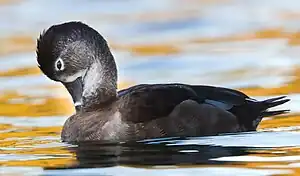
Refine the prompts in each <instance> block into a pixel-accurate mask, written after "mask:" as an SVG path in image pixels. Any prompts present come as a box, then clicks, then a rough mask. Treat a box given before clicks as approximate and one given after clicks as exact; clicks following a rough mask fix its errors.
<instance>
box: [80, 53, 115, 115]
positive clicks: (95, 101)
mask: <svg viewBox="0 0 300 176" xmlns="http://www.w3.org/2000/svg"><path fill="white" fill-rule="evenodd" d="M111 57H113V56H111ZM116 96H117V68H116V64H115V62H114V60H113V58H110V59H108V60H104V61H102V62H101V61H99V60H97V61H95V62H94V63H93V64H92V65H91V67H90V68H89V69H88V70H87V72H86V74H85V76H84V79H83V93H82V108H83V110H84V111H89V110H92V109H95V108H99V107H101V106H103V105H105V104H107V103H110V102H111V101H113V100H114V99H116Z"/></svg>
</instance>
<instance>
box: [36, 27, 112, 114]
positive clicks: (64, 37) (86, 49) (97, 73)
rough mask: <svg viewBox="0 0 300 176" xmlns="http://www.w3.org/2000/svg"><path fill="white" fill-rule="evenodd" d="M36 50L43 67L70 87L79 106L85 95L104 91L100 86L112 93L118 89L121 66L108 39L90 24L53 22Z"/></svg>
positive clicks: (39, 40)
mask: <svg viewBox="0 0 300 176" xmlns="http://www.w3.org/2000/svg"><path fill="white" fill-rule="evenodd" d="M36 53H37V62H38V65H39V68H40V69H41V71H42V72H43V73H44V74H45V75H46V76H47V77H49V78H50V79H52V80H54V81H58V82H61V83H62V84H63V85H64V86H65V87H66V88H67V90H68V91H69V93H70V94H71V96H72V98H73V102H74V104H75V106H76V109H77V108H79V107H80V106H81V105H82V104H83V103H84V101H85V100H84V98H88V97H92V96H94V97H95V96H98V94H99V95H100V94H103V92H102V93H101V92H97V91H98V90H99V91H100V89H98V88H100V87H102V91H103V90H105V91H108V93H109V94H114V92H115V91H116V84H117V69H116V65H115V62H114V59H113V56H112V54H111V52H110V50H109V47H108V45H107V42H106V40H105V39H104V38H103V37H102V36H101V35H100V34H99V33H98V32H97V31H96V30H94V29H93V28H91V27H89V26H88V25H86V24H83V23H81V22H67V23H63V24H58V25H53V26H51V27H50V28H49V29H48V30H46V31H45V32H43V33H42V34H41V35H40V37H39V38H38V40H37V50H36ZM110 89H112V90H110ZM110 91H111V92H110ZM110 96H114V95H110ZM97 98H99V99H100V98H105V97H97ZM86 101H87V100H86ZM89 101H90V100H89Z"/></svg>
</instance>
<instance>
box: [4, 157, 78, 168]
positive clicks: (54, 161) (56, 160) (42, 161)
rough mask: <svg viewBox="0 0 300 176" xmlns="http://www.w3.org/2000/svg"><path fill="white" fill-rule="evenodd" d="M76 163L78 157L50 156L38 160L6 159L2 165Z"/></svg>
mask: <svg viewBox="0 0 300 176" xmlns="http://www.w3.org/2000/svg"><path fill="white" fill-rule="evenodd" d="M74 163H76V159H75V158H72V157H69V158H58V157H57V158H49V159H36V160H26V162H24V161H20V160H12V161H6V162H1V161H0V165H2V166H23V167H26V166H27V167H29V166H38V167H60V166H61V167H62V166H64V167H67V166H71V165H73V164H74Z"/></svg>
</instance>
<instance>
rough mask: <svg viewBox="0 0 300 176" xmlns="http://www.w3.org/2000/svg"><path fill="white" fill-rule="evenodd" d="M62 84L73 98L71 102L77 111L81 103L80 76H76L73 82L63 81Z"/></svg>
mask: <svg viewBox="0 0 300 176" xmlns="http://www.w3.org/2000/svg"><path fill="white" fill-rule="evenodd" d="M64 86H65V87H66V89H67V90H68V92H69V93H70V95H71V96H72V99H73V103H74V106H75V109H76V111H79V110H80V108H81V103H82V79H81V77H79V78H77V79H76V80H75V81H73V82H69V83H64Z"/></svg>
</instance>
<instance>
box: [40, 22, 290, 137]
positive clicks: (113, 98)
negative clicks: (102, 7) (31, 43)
mask: <svg viewBox="0 0 300 176" xmlns="http://www.w3.org/2000/svg"><path fill="white" fill-rule="evenodd" d="M37 61H38V64H39V67H40V69H41V70H42V72H43V73H44V74H45V75H47V76H48V77H49V78H50V79H52V80H54V81H59V82H61V83H62V84H63V85H64V86H65V87H66V89H67V90H68V91H69V93H70V94H71V96H72V98H73V102H74V104H75V106H76V109H77V111H76V114H74V115H73V116H71V117H70V118H69V119H68V120H67V121H66V122H65V124H64V127H63V130H62V134H61V137H62V140H63V141H67V142H76V141H84V140H110V141H128V140H140V139H146V138H156V137H168V136H203V135H216V134H219V133H227V132H241V131H255V130H256V128H257V126H258V124H259V122H260V121H261V119H262V118H263V117H267V116H273V115H278V114H283V113H285V112H287V110H278V111H268V109H269V108H271V107H274V106H277V105H281V104H283V103H285V102H288V101H289V99H286V98H285V97H284V96H282V97H277V98H272V99H268V100H264V101H257V100H255V99H252V98H250V97H248V96H247V95H245V94H244V93H242V92H239V91H237V90H232V89H227V88H222V87H212V86H201V85H186V84H177V83H174V84H141V85H136V86H133V87H130V88H128V89H125V90H121V91H119V92H117V68H116V64H115V61H114V57H113V55H112V54H111V52H110V49H109V47H108V44H107V42H106V40H105V39H104V38H103V37H102V36H101V35H100V34H99V33H98V32H97V31H96V30H94V29H93V28H91V27H89V26H88V25H86V24H83V23H81V22H67V23H63V24H58V25H53V26H51V27H50V28H49V29H48V30H47V31H45V32H43V33H42V34H41V35H40V37H39V39H38V40H37Z"/></svg>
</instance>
